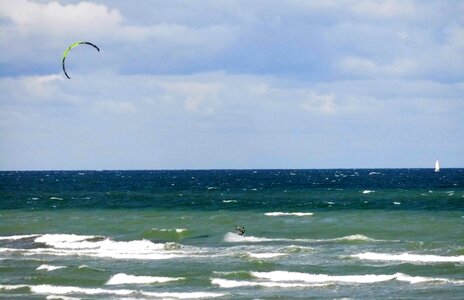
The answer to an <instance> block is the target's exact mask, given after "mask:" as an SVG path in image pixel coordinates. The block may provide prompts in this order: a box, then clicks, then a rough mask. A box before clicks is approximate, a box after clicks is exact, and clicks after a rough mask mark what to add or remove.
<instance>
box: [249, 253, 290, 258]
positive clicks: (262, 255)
mask: <svg viewBox="0 0 464 300" xmlns="http://www.w3.org/2000/svg"><path fill="white" fill-rule="evenodd" d="M247 255H248V256H249V257H250V258H257V259H270V258H277V257H282V256H285V255H286V254H285V253H252V252H247Z"/></svg>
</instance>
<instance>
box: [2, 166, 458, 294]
mask: <svg viewBox="0 0 464 300" xmlns="http://www.w3.org/2000/svg"><path fill="white" fill-rule="evenodd" d="M237 226H243V227H244V228H245V233H244V234H243V235H240V234H238V231H237V230H236V227H237ZM0 299H63V300H75V299H134V300H135V299H224V300H225V299H464V169H442V170H441V171H440V172H434V171H433V169H340V170H336V169H330V170H157V171H149V170H143V171H18V172H16V171H0Z"/></svg>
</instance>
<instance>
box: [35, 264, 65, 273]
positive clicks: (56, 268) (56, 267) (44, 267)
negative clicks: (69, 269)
mask: <svg viewBox="0 0 464 300" xmlns="http://www.w3.org/2000/svg"><path fill="white" fill-rule="evenodd" d="M64 268H66V267H65V266H51V265H41V266H39V267H38V268H37V269H36V270H46V271H49V272H50V271H55V270H59V269H64Z"/></svg>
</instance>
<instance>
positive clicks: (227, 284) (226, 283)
mask: <svg viewBox="0 0 464 300" xmlns="http://www.w3.org/2000/svg"><path fill="white" fill-rule="evenodd" d="M211 284H215V285H218V286H220V287H221V288H225V289H227V288H237V287H247V286H261V287H280V288H301V287H320V286H325V284H308V283H285V282H272V281H243V280H241V281H238V280H230V279H222V278H212V279H211Z"/></svg>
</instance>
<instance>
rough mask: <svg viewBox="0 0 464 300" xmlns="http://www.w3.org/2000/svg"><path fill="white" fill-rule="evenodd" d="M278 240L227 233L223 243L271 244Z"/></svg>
mask: <svg viewBox="0 0 464 300" xmlns="http://www.w3.org/2000/svg"><path fill="white" fill-rule="evenodd" d="M277 240H278V239H268V238H262V237H255V236H243V235H238V234H236V233H233V232H228V233H226V235H225V236H224V242H228V243H240V242H248V243H259V242H272V241H277Z"/></svg>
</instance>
